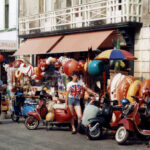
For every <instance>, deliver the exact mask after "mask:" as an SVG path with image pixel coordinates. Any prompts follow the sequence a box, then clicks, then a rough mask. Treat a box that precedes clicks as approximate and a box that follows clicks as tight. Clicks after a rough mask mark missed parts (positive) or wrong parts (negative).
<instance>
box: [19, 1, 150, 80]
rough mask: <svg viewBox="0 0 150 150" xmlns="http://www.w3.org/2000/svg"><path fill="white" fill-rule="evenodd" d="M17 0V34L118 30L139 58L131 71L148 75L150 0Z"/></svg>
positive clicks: (143, 75)
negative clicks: (18, 0)
mask: <svg viewBox="0 0 150 150" xmlns="http://www.w3.org/2000/svg"><path fill="white" fill-rule="evenodd" d="M29 1H30V0H20V4H19V37H20V39H28V38H35V37H41V36H46V35H47V36H48V35H56V34H61V33H62V34H67V33H68V32H69V33H73V32H84V31H85V32H88V31H91V30H93V31H98V30H99V31H106V30H116V31H119V34H120V35H119V36H120V37H121V36H122V37H123V39H124V41H125V43H126V47H125V48H126V49H127V50H129V51H130V52H131V53H134V55H135V56H136V57H137V58H138V60H136V61H134V62H130V66H131V68H130V72H131V73H132V74H134V76H135V77H137V78H139V79H142V80H144V79H148V78H150V44H149V43H150V34H149V33H150V23H149V22H150V0H109V1H108V0H101V1H100V0H32V1H30V2H29Z"/></svg>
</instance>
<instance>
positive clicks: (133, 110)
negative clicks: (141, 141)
mask: <svg viewBox="0 0 150 150" xmlns="http://www.w3.org/2000/svg"><path fill="white" fill-rule="evenodd" d="M132 97H133V98H134V99H135V102H134V103H131V104H129V105H128V107H127V108H126V109H125V110H124V111H123V112H122V115H123V116H124V117H123V118H122V120H120V122H119V128H118V130H117V132H116V135H115V140H116V141H117V143H118V144H120V145H121V144H125V143H126V141H127V140H128V139H129V135H130V133H134V132H137V133H139V134H141V135H143V136H148V137H150V128H149V129H148V128H145V126H143V125H145V124H148V122H145V121H146V120H144V121H142V117H141V114H140V109H141V108H140V106H141V104H143V103H144V100H143V99H138V98H137V97H134V96H132ZM147 105H148V104H147ZM147 109H148V107H147V108H145V110H146V112H147ZM145 115H146V114H145ZM145 117H146V116H145ZM147 117H148V116H147ZM149 117H150V116H149ZM147 121H148V120H147ZM145 129H146V130H145Z"/></svg>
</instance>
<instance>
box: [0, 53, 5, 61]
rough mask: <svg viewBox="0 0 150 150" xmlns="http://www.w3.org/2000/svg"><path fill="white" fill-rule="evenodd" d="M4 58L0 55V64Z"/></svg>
mask: <svg viewBox="0 0 150 150" xmlns="http://www.w3.org/2000/svg"><path fill="white" fill-rule="evenodd" d="M3 60H4V56H3V55H1V54H0V62H3Z"/></svg>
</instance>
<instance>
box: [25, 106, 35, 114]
mask: <svg viewBox="0 0 150 150" xmlns="http://www.w3.org/2000/svg"><path fill="white" fill-rule="evenodd" d="M35 109H36V107H35V106H25V107H23V110H22V114H23V116H27V113H28V112H33V111H35Z"/></svg>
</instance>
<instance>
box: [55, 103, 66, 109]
mask: <svg viewBox="0 0 150 150" xmlns="http://www.w3.org/2000/svg"><path fill="white" fill-rule="evenodd" d="M53 108H54V109H58V108H59V109H65V103H64V104H54V106H53Z"/></svg>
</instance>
